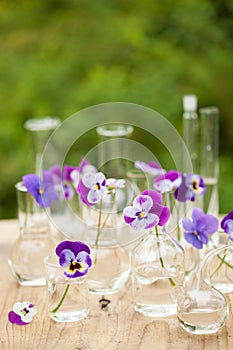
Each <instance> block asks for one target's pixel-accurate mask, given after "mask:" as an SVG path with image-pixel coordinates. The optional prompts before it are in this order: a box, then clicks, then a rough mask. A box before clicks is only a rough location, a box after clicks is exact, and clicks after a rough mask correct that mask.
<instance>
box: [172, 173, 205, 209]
mask: <svg viewBox="0 0 233 350" xmlns="http://www.w3.org/2000/svg"><path fill="white" fill-rule="evenodd" d="M205 192H206V187H205V184H204V180H203V178H202V177H201V176H200V175H197V174H191V173H189V174H188V175H187V176H185V175H184V174H182V182H181V185H180V186H179V187H178V188H177V189H176V190H175V193H174V196H175V198H176V199H177V200H178V201H179V202H186V201H187V200H190V201H192V202H193V201H195V195H196V194H197V195H203V194H204V193H205Z"/></svg>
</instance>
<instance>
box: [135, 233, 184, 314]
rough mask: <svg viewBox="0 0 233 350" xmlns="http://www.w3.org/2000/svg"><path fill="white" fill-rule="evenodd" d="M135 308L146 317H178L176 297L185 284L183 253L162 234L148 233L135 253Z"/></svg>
mask: <svg viewBox="0 0 233 350" xmlns="http://www.w3.org/2000/svg"><path fill="white" fill-rule="evenodd" d="M131 266H132V282H133V286H132V288H133V302H134V309H135V310H136V311H138V312H140V313H142V314H143V315H145V316H151V317H164V316H171V315H174V314H176V308H177V305H176V298H177V293H179V290H180V289H182V288H183V285H184V253H183V249H182V248H181V246H179V245H178V244H177V243H176V242H175V241H174V240H173V239H172V238H171V237H170V236H169V235H167V234H166V233H165V232H163V231H159V229H158V227H156V231H154V230H148V231H147V232H146V234H145V236H144V238H143V239H142V240H141V241H140V243H139V244H137V245H136V247H135V248H134V249H133V251H132V258H131Z"/></svg>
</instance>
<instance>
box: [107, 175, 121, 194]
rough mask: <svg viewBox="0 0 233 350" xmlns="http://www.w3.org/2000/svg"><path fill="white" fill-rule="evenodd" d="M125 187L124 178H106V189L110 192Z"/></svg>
mask: <svg viewBox="0 0 233 350" xmlns="http://www.w3.org/2000/svg"><path fill="white" fill-rule="evenodd" d="M124 187H125V180H124V179H114V178H109V179H106V189H107V191H108V193H115V191H116V190H117V189H119V188H124Z"/></svg>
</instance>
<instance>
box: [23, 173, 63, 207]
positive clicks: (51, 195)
mask: <svg viewBox="0 0 233 350" xmlns="http://www.w3.org/2000/svg"><path fill="white" fill-rule="evenodd" d="M22 180H23V184H24V186H25V187H26V189H27V191H28V192H29V193H30V194H31V195H32V196H33V197H34V198H35V200H36V202H37V203H38V204H39V205H40V206H41V207H44V208H48V207H50V205H51V203H52V202H53V201H55V200H57V199H58V194H57V192H56V191H55V188H54V182H53V176H52V174H51V172H50V171H48V170H44V171H43V178H42V179H40V177H39V176H38V175H36V174H28V175H25V176H23V178H22Z"/></svg>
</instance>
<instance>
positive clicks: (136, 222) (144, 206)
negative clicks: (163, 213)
mask: <svg viewBox="0 0 233 350" xmlns="http://www.w3.org/2000/svg"><path fill="white" fill-rule="evenodd" d="M152 206H153V201H152V199H151V197H150V196H147V195H139V196H137V197H136V198H135V199H134V201H133V206H128V207H126V208H125V209H124V210H123V215H124V220H125V222H126V223H127V224H129V225H130V226H131V227H132V228H133V229H134V230H140V229H148V228H151V227H153V226H155V225H157V224H158V222H159V217H158V216H157V215H155V214H153V213H150V210H151V208H152Z"/></svg>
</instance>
